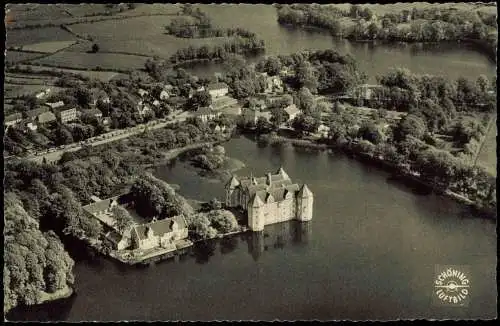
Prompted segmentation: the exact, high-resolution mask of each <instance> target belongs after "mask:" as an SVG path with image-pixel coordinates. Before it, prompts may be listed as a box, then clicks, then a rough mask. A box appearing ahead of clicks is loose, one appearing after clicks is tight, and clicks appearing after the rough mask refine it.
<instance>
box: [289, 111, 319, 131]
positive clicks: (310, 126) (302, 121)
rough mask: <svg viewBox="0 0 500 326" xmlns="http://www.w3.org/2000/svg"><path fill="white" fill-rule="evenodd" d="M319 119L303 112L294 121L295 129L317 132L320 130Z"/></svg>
mask: <svg viewBox="0 0 500 326" xmlns="http://www.w3.org/2000/svg"><path fill="white" fill-rule="evenodd" d="M318 126H319V121H318V120H316V119H314V118H313V117H311V116H308V115H305V114H301V115H299V116H297V117H295V119H293V121H292V127H293V129H295V130H297V131H299V132H301V133H304V132H316V130H318Z"/></svg>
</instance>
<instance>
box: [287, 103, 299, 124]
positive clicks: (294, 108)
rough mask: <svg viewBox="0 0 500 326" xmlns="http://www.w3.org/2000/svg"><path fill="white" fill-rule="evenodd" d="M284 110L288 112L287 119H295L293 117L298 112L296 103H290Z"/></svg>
mask: <svg viewBox="0 0 500 326" xmlns="http://www.w3.org/2000/svg"><path fill="white" fill-rule="evenodd" d="M285 112H286V113H288V121H290V120H293V119H295V117H296V116H297V115H298V114H299V113H300V110H299V109H298V108H297V105H295V104H291V105H289V106H287V107H286V108H285Z"/></svg>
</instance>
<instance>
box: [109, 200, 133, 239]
mask: <svg viewBox="0 0 500 326" xmlns="http://www.w3.org/2000/svg"><path fill="white" fill-rule="evenodd" d="M111 212H112V213H113V217H114V218H115V227H116V228H117V229H118V232H120V234H123V233H124V232H125V231H126V230H127V229H128V228H129V227H130V226H131V225H132V224H133V222H134V220H133V219H132V216H130V213H129V212H128V211H127V210H126V209H125V208H123V207H122V206H120V205H116V206H115V207H113V209H112V211H111Z"/></svg>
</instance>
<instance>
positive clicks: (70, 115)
mask: <svg viewBox="0 0 500 326" xmlns="http://www.w3.org/2000/svg"><path fill="white" fill-rule="evenodd" d="M59 117H60V119H61V122H62V123H67V122H71V121H75V120H76V119H77V117H78V112H77V111H76V109H68V110H61V112H59Z"/></svg>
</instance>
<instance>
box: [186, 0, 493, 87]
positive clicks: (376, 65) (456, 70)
mask: <svg viewBox="0 0 500 326" xmlns="http://www.w3.org/2000/svg"><path fill="white" fill-rule="evenodd" d="M199 7H201V9H202V10H203V11H205V12H207V13H208V15H209V16H210V17H211V18H212V21H213V23H214V25H218V26H221V27H224V28H229V27H242V28H245V29H248V30H250V31H252V32H255V33H256V34H257V35H259V37H261V38H262V39H263V40H264V42H265V44H266V54H268V55H278V54H291V53H295V52H298V51H302V50H307V49H314V50H317V49H319V50H326V49H334V50H336V51H338V52H340V53H350V54H351V55H353V57H354V58H355V59H356V60H357V62H358V63H359V66H360V69H361V70H363V71H364V72H366V73H367V75H368V76H369V82H375V76H377V75H380V74H383V73H386V72H387V70H388V69H390V68H392V67H398V66H399V67H406V68H408V69H410V70H411V71H413V72H415V73H419V74H420V73H422V74H423V73H425V74H432V75H444V76H447V77H449V78H453V79H457V78H458V77H460V76H465V77H467V78H477V77H478V76H479V75H481V74H485V75H486V76H488V77H492V76H495V74H496V65H495V62H493V61H492V60H490V59H489V58H488V57H487V56H486V55H484V54H482V53H479V52H478V51H476V50H474V48H473V47H472V46H471V45H467V44H457V43H450V44H443V43H440V44H405V43H401V44H377V45H375V44H374V43H373V42H363V43H357V42H349V41H347V40H343V39H336V38H333V37H332V36H331V35H329V34H328V33H325V32H322V31H317V30H314V31H313V30H304V29H297V28H290V27H284V26H281V25H279V24H278V21H277V15H276V9H275V8H274V7H272V6H270V5H248V4H247V5H238V6H234V5H209V4H207V5H199ZM254 60H255V59H254ZM254 60H249V61H254ZM188 70H189V71H191V72H192V73H194V74H196V75H198V76H204V77H207V76H213V74H214V73H215V72H220V71H222V70H223V67H222V65H221V64H214V63H212V64H207V63H202V64H197V65H195V66H194V67H192V68H191V69H188Z"/></svg>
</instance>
